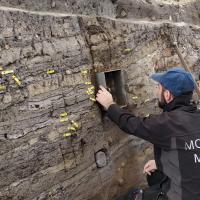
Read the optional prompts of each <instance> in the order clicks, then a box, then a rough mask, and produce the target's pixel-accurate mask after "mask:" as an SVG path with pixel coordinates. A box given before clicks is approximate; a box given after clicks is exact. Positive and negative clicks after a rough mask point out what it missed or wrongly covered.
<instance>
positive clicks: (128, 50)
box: [124, 49, 133, 53]
mask: <svg viewBox="0 0 200 200" xmlns="http://www.w3.org/2000/svg"><path fill="white" fill-rule="evenodd" d="M131 51H133V49H124V53H130V52H131Z"/></svg>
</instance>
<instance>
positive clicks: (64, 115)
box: [60, 112, 68, 117]
mask: <svg viewBox="0 0 200 200" xmlns="http://www.w3.org/2000/svg"><path fill="white" fill-rule="evenodd" d="M67 115H68V113H67V112H64V113H61V114H60V117H67Z"/></svg>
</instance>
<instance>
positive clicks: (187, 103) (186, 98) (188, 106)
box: [163, 94, 197, 112]
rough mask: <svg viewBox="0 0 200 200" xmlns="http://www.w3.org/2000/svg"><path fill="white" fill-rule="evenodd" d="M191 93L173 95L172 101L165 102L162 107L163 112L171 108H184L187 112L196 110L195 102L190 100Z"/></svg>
mask: <svg viewBox="0 0 200 200" xmlns="http://www.w3.org/2000/svg"><path fill="white" fill-rule="evenodd" d="M191 99H192V95H188V94H187V95H181V96H179V97H175V99H174V100H173V101H171V102H170V103H168V104H166V105H165V107H164V108H163V112H170V111H172V110H176V109H178V110H184V111H187V112H194V111H195V110H197V106H196V104H194V103H192V102H191Z"/></svg>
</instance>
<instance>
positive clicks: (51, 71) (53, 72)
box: [47, 69, 56, 74]
mask: <svg viewBox="0 0 200 200" xmlns="http://www.w3.org/2000/svg"><path fill="white" fill-rule="evenodd" d="M55 73H56V71H55V70H53V69H50V70H47V74H55Z"/></svg>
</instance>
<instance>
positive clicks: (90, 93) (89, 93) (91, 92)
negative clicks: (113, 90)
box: [86, 90, 94, 95]
mask: <svg viewBox="0 0 200 200" xmlns="http://www.w3.org/2000/svg"><path fill="white" fill-rule="evenodd" d="M86 93H87V94H88V95H92V94H94V92H93V91H90V90H89V91H88V90H87V91H86Z"/></svg>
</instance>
